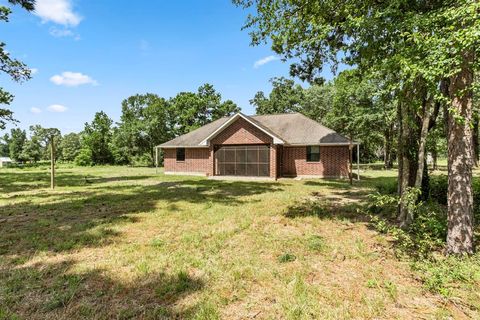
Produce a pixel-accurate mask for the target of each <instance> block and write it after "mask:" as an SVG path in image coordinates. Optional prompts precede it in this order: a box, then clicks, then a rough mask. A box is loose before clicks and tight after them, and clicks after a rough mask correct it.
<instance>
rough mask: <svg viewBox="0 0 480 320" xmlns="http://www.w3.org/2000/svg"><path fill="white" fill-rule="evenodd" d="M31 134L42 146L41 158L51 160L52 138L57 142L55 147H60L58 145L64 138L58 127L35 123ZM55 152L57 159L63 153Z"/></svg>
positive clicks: (31, 127) (31, 128)
mask: <svg viewBox="0 0 480 320" xmlns="http://www.w3.org/2000/svg"><path fill="white" fill-rule="evenodd" d="M30 135H31V137H32V138H36V140H37V141H38V143H39V144H40V146H41V158H42V159H43V160H51V159H50V157H51V145H50V144H51V143H52V139H53V142H54V143H55V148H56V149H59V148H58V145H59V144H60V141H61V139H62V134H61V133H60V130H59V129H57V128H44V127H42V126H41V125H38V124H37V125H33V126H30ZM58 151H59V150H57V152H55V160H58V159H59V157H60V155H61V153H60V152H58Z"/></svg>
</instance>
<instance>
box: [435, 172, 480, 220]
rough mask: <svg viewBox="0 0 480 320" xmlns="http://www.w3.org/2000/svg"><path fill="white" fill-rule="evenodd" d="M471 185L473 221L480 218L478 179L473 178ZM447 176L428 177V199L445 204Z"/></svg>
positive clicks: (479, 184)
mask: <svg viewBox="0 0 480 320" xmlns="http://www.w3.org/2000/svg"><path fill="white" fill-rule="evenodd" d="M472 187H473V214H474V215H475V221H479V219H480V180H479V179H474V180H473V183H472ZM447 191H448V177H447V176H445V175H440V176H433V177H431V178H430V199H431V200H432V201H435V202H438V203H439V204H442V205H445V206H446V205H447Z"/></svg>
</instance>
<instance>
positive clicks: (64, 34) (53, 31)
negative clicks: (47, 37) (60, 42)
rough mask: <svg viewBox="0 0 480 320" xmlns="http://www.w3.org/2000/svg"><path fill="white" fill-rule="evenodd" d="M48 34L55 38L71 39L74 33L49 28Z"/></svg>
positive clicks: (67, 30)
mask: <svg viewBox="0 0 480 320" xmlns="http://www.w3.org/2000/svg"><path fill="white" fill-rule="evenodd" d="M50 34H51V35H52V36H54V37H56V38H61V37H73V36H74V35H75V33H73V31H72V30H69V29H58V28H55V27H53V28H50Z"/></svg>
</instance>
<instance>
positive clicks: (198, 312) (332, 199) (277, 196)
mask: <svg viewBox="0 0 480 320" xmlns="http://www.w3.org/2000/svg"><path fill="white" fill-rule="evenodd" d="M394 181H395V172H394V171H383V170H376V171H368V172H366V173H365V175H364V176H363V177H362V181H360V182H356V183H355V185H354V186H353V187H351V186H349V185H348V183H347V182H346V181H342V180H302V181H296V180H289V179H282V180H280V181H278V182H272V181H268V182H267V181H264V182H259V181H248V182H245V181H225V182H223V181H217V180H208V179H204V178H200V177H186V176H184V177H182V176H166V175H163V174H162V173H161V172H160V173H158V174H156V173H155V169H152V168H128V167H108V166H107V167H92V168H79V167H74V166H61V167H60V168H59V169H58V181H57V182H58V183H57V185H58V187H57V189H55V190H53V191H52V190H49V189H48V187H49V177H48V169H47V168H43V167H38V168H25V169H13V168H12V169H1V170H0V194H1V196H0V319H2V318H4V319H15V318H19V319H49V318H63V319H92V318H93V319H112V318H114V319H136V318H143V319H171V318H178V319H232V318H233V319H247V318H255V319H312V318H326V319H339V318H342V319H359V318H362V319H364V318H372V319H373V318H389V319H390V318H418V317H423V318H442V317H445V318H447V317H449V316H450V317H456V316H459V315H463V316H466V317H473V318H474V317H478V316H479V313H478V305H476V304H475V303H472V302H471V301H475V297H476V298H477V301H478V300H479V299H478V294H477V292H479V290H478V289H479V288H478V279H477V280H476V278H475V274H474V275H472V274H468V277H470V278H468V279H469V282H468V283H467V284H468V285H463V286H462V288H463V289H462V291H458V290H456V291H455V290H453V289H452V290H451V294H450V295H449V296H448V297H445V295H442V293H441V292H440V293H438V292H433V293H431V292H428V291H427V289H428V288H427V286H435V284H436V282H435V281H437V282H438V281H441V279H445V281H448V283H449V284H451V285H452V286H455V285H457V286H458V285H459V283H465V282H461V281H462V279H459V278H461V277H462V276H463V274H464V273H461V275H457V274H454V275H452V274H451V273H449V272H448V270H446V269H445V268H440V267H439V266H438V265H434V266H430V267H429V266H426V265H421V266H417V268H416V269H414V270H418V271H412V269H411V268H410V264H409V262H405V261H400V260H398V259H397V258H395V256H394V251H393V250H392V248H391V243H390V238H389V236H388V235H384V234H380V233H378V232H377V231H375V230H373V229H372V228H371V225H370V224H369V221H368V217H366V216H365V215H363V214H362V210H360V209H361V208H362V206H363V205H364V203H365V201H366V197H367V195H368V194H370V193H372V192H374V191H375V190H376V188H375V187H374V186H375V185H378V184H389V183H390V184H391V183H394ZM473 260H474V259H473ZM476 261H477V260H475V261H474V262H472V263H477V262H476ZM450 264H451V265H453V266H459V265H458V264H454V263H453V262H451V263H450ZM460 267H461V270H464V269H465V270H466V269H469V268H468V265H467V264H465V265H460ZM425 268H427V269H425ZM435 268H437V269H435ZM416 272H417V273H416ZM422 272H423V273H425V272H432V283H424V282H422V281H420V280H418V279H419V276H418V274H420V273H422ZM458 273H459V274H460V272H458ZM444 276H448V277H447V278H444ZM438 279H440V280H438ZM475 281H477V282H475ZM433 291H434V290H433ZM464 298H465V299H464ZM459 299H460V300H462V301H463V302H462V303H458V300H459Z"/></svg>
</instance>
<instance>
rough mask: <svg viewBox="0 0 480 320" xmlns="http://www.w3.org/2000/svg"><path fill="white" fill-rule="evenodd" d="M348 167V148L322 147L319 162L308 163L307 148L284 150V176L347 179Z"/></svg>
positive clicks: (288, 148) (287, 148) (285, 148)
mask: <svg viewBox="0 0 480 320" xmlns="http://www.w3.org/2000/svg"><path fill="white" fill-rule="evenodd" d="M348 166H349V150H348V146H321V147H320V161H319V162H307V148H306V147H284V148H283V161H282V171H283V175H284V176H302V175H318V176H322V177H347V176H348Z"/></svg>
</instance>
